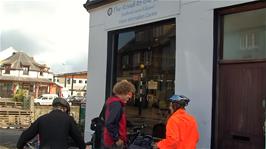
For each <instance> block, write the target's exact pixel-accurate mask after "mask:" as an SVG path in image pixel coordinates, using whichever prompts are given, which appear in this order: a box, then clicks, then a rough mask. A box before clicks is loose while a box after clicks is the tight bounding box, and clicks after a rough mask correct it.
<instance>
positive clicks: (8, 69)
mask: <svg viewBox="0 0 266 149" xmlns="http://www.w3.org/2000/svg"><path fill="white" fill-rule="evenodd" d="M10 69H11V65H6V66H5V74H10Z"/></svg>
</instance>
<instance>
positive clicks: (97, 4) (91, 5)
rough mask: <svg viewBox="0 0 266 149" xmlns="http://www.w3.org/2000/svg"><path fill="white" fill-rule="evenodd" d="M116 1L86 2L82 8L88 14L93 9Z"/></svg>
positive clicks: (94, 0)
mask: <svg viewBox="0 0 266 149" xmlns="http://www.w3.org/2000/svg"><path fill="white" fill-rule="evenodd" d="M116 1H118V0H93V1H92V0H87V2H86V3H85V4H83V7H84V8H85V9H86V10H87V11H88V12H89V11H90V10H92V9H94V8H98V7H101V6H103V5H107V4H110V3H113V2H116Z"/></svg>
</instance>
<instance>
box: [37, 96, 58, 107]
mask: <svg viewBox="0 0 266 149" xmlns="http://www.w3.org/2000/svg"><path fill="white" fill-rule="evenodd" d="M57 97H58V95H57V94H43V95H41V96H40V97H38V98H36V99H34V104H35V105H52V103H53V100H54V99H55V98H57Z"/></svg>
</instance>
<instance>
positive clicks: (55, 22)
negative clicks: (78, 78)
mask: <svg viewBox="0 0 266 149" xmlns="http://www.w3.org/2000/svg"><path fill="white" fill-rule="evenodd" d="M85 2H86V0H0V22H1V23H0V52H1V51H3V50H5V49H7V48H9V47H13V48H14V49H16V50H17V51H22V52H25V53H27V54H28V55H29V56H32V57H34V59H35V61H36V62H37V63H40V64H47V65H48V66H49V67H50V68H51V71H52V72H54V73H68V72H79V71H87V61H88V41H89V39H88V37H89V13H88V12H87V11H86V9H85V8H84V7H83V4H84V3H85Z"/></svg>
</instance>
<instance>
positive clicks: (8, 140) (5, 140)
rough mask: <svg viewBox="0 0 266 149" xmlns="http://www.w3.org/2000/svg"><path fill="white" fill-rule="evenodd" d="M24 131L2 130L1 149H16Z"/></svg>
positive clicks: (0, 136) (0, 129) (0, 132)
mask: <svg viewBox="0 0 266 149" xmlns="http://www.w3.org/2000/svg"><path fill="white" fill-rule="evenodd" d="M22 131H23V130H22V129H2V128H0V149H16V143H17V141H18V138H19V136H20V134H21V133H22Z"/></svg>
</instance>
